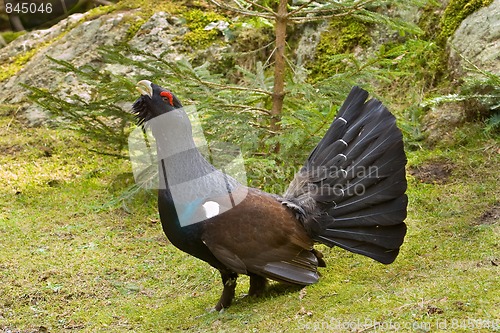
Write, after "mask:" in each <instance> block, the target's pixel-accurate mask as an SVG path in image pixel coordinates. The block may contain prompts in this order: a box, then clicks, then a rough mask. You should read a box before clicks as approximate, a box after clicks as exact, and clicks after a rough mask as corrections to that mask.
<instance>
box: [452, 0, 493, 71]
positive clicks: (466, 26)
mask: <svg viewBox="0 0 500 333" xmlns="http://www.w3.org/2000/svg"><path fill="white" fill-rule="evenodd" d="M449 46H450V59H449V61H450V68H451V69H452V71H453V74H454V76H455V77H457V78H458V77H462V76H463V75H467V74H468V73H469V70H468V68H470V67H471V65H470V64H469V63H468V61H470V62H471V63H472V64H474V65H475V66H477V67H478V68H480V69H482V70H486V71H489V72H492V73H494V74H497V75H500V0H494V1H493V3H492V4H491V5H489V6H488V7H484V8H481V9H480V10H478V11H476V12H474V13H473V14H471V15H470V16H468V17H467V18H466V19H465V20H463V21H462V23H461V24H460V26H459V27H458V29H457V30H456V31H455V33H454V34H453V36H452V37H451V38H450V40H449ZM462 57H463V58H462ZM464 58H465V59H467V60H465V59H464Z"/></svg>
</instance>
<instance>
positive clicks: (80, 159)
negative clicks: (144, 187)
mask: <svg viewBox="0 0 500 333" xmlns="http://www.w3.org/2000/svg"><path fill="white" fill-rule="evenodd" d="M460 131H462V133H461V135H460V138H462V139H461V141H459V143H458V144H457V145H456V146H454V147H441V148H437V149H434V150H425V149H424V150H419V151H415V152H410V153H409V156H408V157H409V165H410V166H411V167H416V166H421V165H426V164H432V163H435V162H436V161H439V162H440V163H443V162H444V163H447V164H448V165H449V166H450V168H451V173H450V175H449V177H448V178H447V179H446V180H439V179H437V180H436V181H435V182H433V181H432V180H431V181H428V179H427V178H426V182H422V181H420V180H419V179H420V178H419V174H418V173H415V174H413V175H409V176H408V180H409V191H408V194H409V198H410V206H409V216H408V218H407V223H408V227H409V231H408V236H407V238H406V241H405V244H404V246H403V248H402V251H401V254H400V256H399V257H398V259H397V260H396V262H395V263H394V264H392V265H389V266H384V265H381V264H377V263H375V262H373V261H372V260H370V259H368V258H364V257H361V256H358V255H354V254H351V253H348V252H346V251H343V250H340V249H336V248H333V249H329V248H326V247H323V246H320V248H321V250H322V251H324V254H325V257H326V262H327V265H328V267H327V268H325V269H322V270H321V273H322V275H323V276H322V279H321V280H320V282H319V283H318V284H316V285H312V286H308V287H306V288H304V289H303V290H301V291H297V290H290V289H289V288H285V287H283V286H281V285H279V284H274V283H273V284H272V285H271V286H270V288H269V292H268V293H267V294H266V296H264V297H262V298H258V299H255V298H245V297H243V296H244V294H245V293H246V292H247V288H248V279H247V278H246V277H241V278H240V279H239V285H238V287H237V291H236V295H237V297H236V301H235V303H234V306H232V307H231V308H229V309H227V310H226V311H224V312H223V313H210V312H207V308H209V307H211V306H213V305H214V304H215V303H216V301H217V300H218V297H219V296H220V292H221V288H222V286H221V283H220V281H219V275H218V273H217V272H216V271H215V270H214V269H212V268H210V267H209V266H208V265H207V264H205V263H203V262H201V261H198V260H196V259H194V258H193V257H190V256H188V255H186V254H184V253H182V252H180V251H178V250H177V249H175V248H174V247H173V246H172V245H170V244H169V243H168V241H167V240H166V238H165V236H164V235H163V232H162V230H161V225H160V223H159V219H158V215H157V213H156V210H155V203H154V199H152V198H151V197H150V196H148V195H147V194H143V195H142V196H140V197H138V198H136V200H135V201H133V202H127V203H126V205H124V206H121V207H114V208H113V207H111V208H103V207H107V206H106V203H108V202H110V201H112V200H113V199H114V198H116V197H117V196H118V195H119V193H120V192H121V191H122V190H123V189H124V188H125V187H126V186H127V184H129V182H130V181H131V180H130V176H129V173H130V165H129V163H128V161H126V160H119V159H116V158H113V157H109V156H102V155H99V154H96V153H93V152H91V151H89V149H98V148H99V143H97V142H94V141H92V140H90V139H88V138H86V137H83V136H82V135H80V134H78V133H75V132H71V131H67V130H61V129H54V128H49V127H39V128H26V127H25V126H24V125H23V124H22V122H21V121H20V120H19V119H17V117H15V116H14V115H13V113H12V112H10V111H8V110H4V111H1V114H0V152H1V154H0V168H1V169H0V179H1V184H2V186H0V207H1V208H0V332H71V331H75V332H124V331H132V332H177V331H184V332H270V331H274V332H285V331H286V332H302V331H317V332H368V331H370V332H374V331H376V332H396V331H398V332H444V331H453V332H467V331H474V332H491V331H500V315H499V312H498V308H499V306H500V297H499V296H498V284H499V282H500V278H499V276H500V274H499V268H498V264H500V254H499V253H500V242H499V232H500V230H499V223H498V210H499V209H500V208H499V202H500V200H499V188H500V186H499V180H498V170H497V169H498V165H499V152H500V151H499V141H498V138H489V137H486V136H485V135H484V134H483V131H482V129H481V128H480V127H478V126H468V127H467V128H465V129H461V130H460ZM488 211H489V212H490V213H491V212H492V211H493V212H496V216H497V218H496V219H493V218H490V219H489V218H487V217H488V216H490V215H492V216H495V214H490V215H488V214H485V212H488Z"/></svg>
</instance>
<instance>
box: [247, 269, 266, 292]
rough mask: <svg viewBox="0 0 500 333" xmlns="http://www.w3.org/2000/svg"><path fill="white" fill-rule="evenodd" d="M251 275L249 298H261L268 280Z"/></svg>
mask: <svg viewBox="0 0 500 333" xmlns="http://www.w3.org/2000/svg"><path fill="white" fill-rule="evenodd" d="M249 275H250V289H248V296H261V295H262V294H263V293H264V290H265V289H266V285H267V279H266V278H265V277H262V276H260V275H255V274H249Z"/></svg>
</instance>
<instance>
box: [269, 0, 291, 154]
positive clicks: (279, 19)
mask: <svg viewBox="0 0 500 333" xmlns="http://www.w3.org/2000/svg"><path fill="white" fill-rule="evenodd" d="M287 19H288V11H287V0H280V2H279V5H278V12H277V15H276V26H275V33H276V50H275V53H274V89H273V99H272V100H273V106H272V109H271V131H272V132H273V133H277V132H279V129H280V125H279V122H280V121H281V112H282V110H283V99H284V98H285V66H286V63H285V48H286V26H287ZM279 150H280V146H279V144H277V145H276V147H275V148H274V151H275V152H276V153H277V152H279Z"/></svg>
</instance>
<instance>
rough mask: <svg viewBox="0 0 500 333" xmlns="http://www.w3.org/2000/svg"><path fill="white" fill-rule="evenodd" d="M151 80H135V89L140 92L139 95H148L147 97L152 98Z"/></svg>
mask: <svg viewBox="0 0 500 333" xmlns="http://www.w3.org/2000/svg"><path fill="white" fill-rule="evenodd" d="M151 84H152V83H151V81H148V80H141V81H139V82H137V86H136V87H135V89H137V91H138V92H140V93H141V95H148V96H149V98H153V87H152V86H151Z"/></svg>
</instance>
